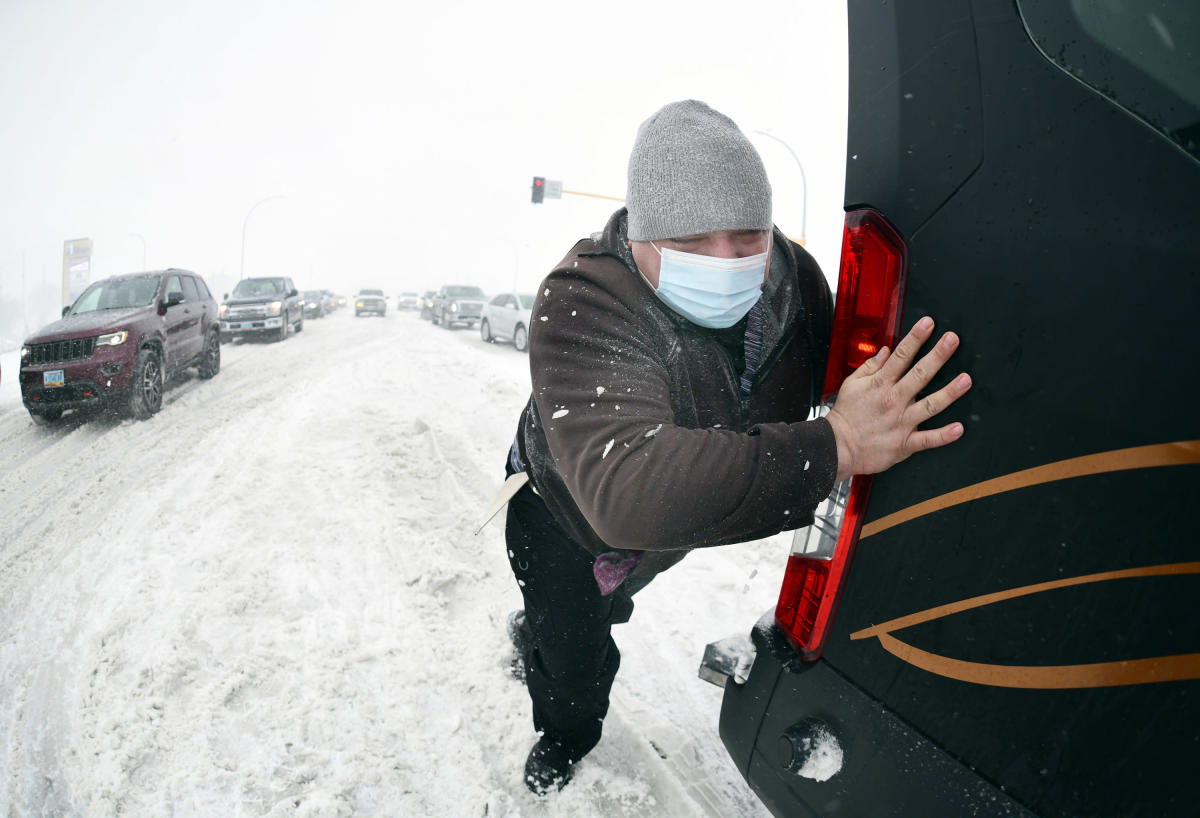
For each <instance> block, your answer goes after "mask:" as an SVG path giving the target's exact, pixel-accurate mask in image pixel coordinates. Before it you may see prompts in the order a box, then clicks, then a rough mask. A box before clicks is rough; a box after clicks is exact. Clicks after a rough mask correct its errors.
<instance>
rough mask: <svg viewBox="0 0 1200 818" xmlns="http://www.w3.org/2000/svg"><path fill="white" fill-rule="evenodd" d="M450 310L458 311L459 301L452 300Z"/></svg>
mask: <svg viewBox="0 0 1200 818" xmlns="http://www.w3.org/2000/svg"><path fill="white" fill-rule="evenodd" d="M450 312H458V302H457V301H451V302H450Z"/></svg>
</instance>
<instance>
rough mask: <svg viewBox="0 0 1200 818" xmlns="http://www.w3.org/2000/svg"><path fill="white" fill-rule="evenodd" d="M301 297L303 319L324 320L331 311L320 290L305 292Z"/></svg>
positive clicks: (326, 299)
mask: <svg viewBox="0 0 1200 818" xmlns="http://www.w3.org/2000/svg"><path fill="white" fill-rule="evenodd" d="M301 295H302V296H303V297H304V317H305V318H324V317H325V316H326V315H328V314H329V310H330V309H332V308H331V306H330V304H329V299H328V298H327V297H326V296H325V294H324V293H322V292H321V291H320V290H305V291H304V292H303V293H301Z"/></svg>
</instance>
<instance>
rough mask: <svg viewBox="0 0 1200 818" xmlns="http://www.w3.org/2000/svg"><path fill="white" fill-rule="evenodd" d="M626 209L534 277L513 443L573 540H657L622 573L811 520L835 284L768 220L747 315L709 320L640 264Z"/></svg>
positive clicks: (825, 456)
mask: <svg viewBox="0 0 1200 818" xmlns="http://www.w3.org/2000/svg"><path fill="white" fill-rule="evenodd" d="M625 224H626V221H625V210H624V209H621V210H618V211H617V212H616V213H615V214H614V215H613V216H612V218H611V219H610V220H609V222H608V225H607V226H606V228H605V230H604V232H603V233H598V234H595V235H593V236H592V238H590V239H584V240H582V241H580V242H578V243H577V244H576V245H575V246H574V247H573V248H572V249H571V251H570V252H569V253H568V254H567V256H566V257H565V258H564V259H563V260H562V261H561V262H560V263H559V264H558V266H557V267H555V269H554V270H553V271H552V272H551V273H550V274H549V275H548V276H547V277H546V279H545V280H544V281H543V282H542V284H541V285H540V286H539V290H538V293H537V299H536V301H535V303H534V307H533V321H532V327H531V328H530V333H529V338H530V344H529V358H530V375H531V378H532V387H533V389H532V396H531V398H530V401H529V403H528V404H527V405H526V407H525V410H524V411H523V412H522V415H521V421H520V427H519V429H518V434H517V444H518V447H519V453H520V455H521V458H522V459H523V461H524V464H525V469H526V471H527V472H528V474H529V478H530V482H531V483H532V485H533V487H534V488H535V489H536V490H537V493H538V494H539V495H540V496H541V498H542V500H543V501H544V502H545V503H546V506H547V508H548V509H549V511H550V513H551V515H552V516H553V517H554V518H555V520H556V521H557V522H558V523H559V525H561V526H562V527H563V529H564V530H565V531H566V532H567V533H568V534H569V535H570V536H571V537H572V539H574V540H575V541H576V542H578V543H579V544H580V545H582V546H584V547H585V548H587V549H588V550H589V551H590V552H591V553H592V554H594V555H597V556H599V555H601V554H604V553H605V552H609V551H613V550H614V549H623V550H635V551H646V552H650V553H647V554H645V555H644V558H643V559H641V561H640V563H639V564H638V565H637V567H636V568H635V569H634V571H633V574H631V576H640V577H649V576H652V575H653V574H655V573H658V572H659V571H661V570H662V569H663V568H666V567H667V566H669V565H671V564H674V563H675V562H678V561H679V560H680V559H682V558H683V556H684V555H685V554H686V553H687V551H689V550H690V549H692V548H697V547H706V546H714V545H724V544H728V543H735V542H745V541H748V540H754V539H759V538H762V537H767V536H771V535H773V534H776V533H778V532H780V531H784V530H789V529H793V528H798V527H800V526H802V525H807V524H808V523H809V522H810V521H811V519H812V511H813V509H814V507H815V506H816V504H817V503H818V502H820V501H821V500H823V499H824V498H825V497H826V495H828V494H829V491H830V489H831V488H832V487H833V482H834V478H835V476H836V473H837V449H836V445H835V442H834V437H833V430H832V428H831V427H830V425H829V423H828V421H826V420H824V419H818V420H811V421H809V420H806V418H807V417H808V416H809V411H810V409H811V407H812V406H813V404H814V403H815V402H816V400H818V399H819V391H820V388H821V381H822V379H823V376H824V371H825V361H826V358H827V356H828V349H829V334H830V327H831V322H832V298H831V296H830V293H829V287H828V284H827V283H826V281H825V278H824V276H823V275H822V273H821V271H820V269H819V267H818V266H817V263H816V261H815V260H814V259H813V258H812V257H811V256H810V255H809V254H808V253H807V252H806V251H805V250H804V248H802V247H801V246H799V245H798V244H795V243H794V242H791V241H789V240H788V239H787V238H786V237H785V236H784V235H783V234H782V233H781V232H780V231H779V230H775V233H774V239H775V241H774V250H773V252H772V256H771V270H770V273H769V275H768V277H767V282H766V285H765V286H764V288H763V297H762V300H761V302H760V303H761V305H762V307H761V309H758V308H756V310H755V312H757V315H754V316H751V317H750V318H752V319H754V320H753V321H750V320H748V319H743V320H742V321H741V322H739V324H737V325H735V327H733V328H731V329H729V330H712V329H705V328H703V327H700V326H698V325H696V324H693V323H692V322H690V321H688V320H687V319H686V318H683V317H682V316H680V315H678V314H676V313H675V312H674V311H672V310H671V309H670V308H669V307H667V306H666V305H665V304H663V303H662V302H661V301H660V300H659V299H658V297H657V296H656V295H655V294H654V292H653V290H652V289H651V288H650V286H649V285H648V284H647V283H646V281H645V280H644V279H643V278H642V277H641V275H640V274H639V273H638V272H637V268H636V266H635V265H634V262H633V257H632V255H631V254H630V252H629V248H628V246H627V244H626V240H625ZM759 317H761V320H758V318H759ZM748 324H750V325H752V329H751V331H750V332H747V331H746V326H747V325H748ZM756 330H757V331H756ZM743 339H746V346H745V350H744V351H743ZM760 340H761V351H760V352H759V351H758V347H759V341H760ZM756 352H757V353H758V354H755V353H756ZM743 357H744V358H745V359H746V360H748V361H749V362H750V363H751V365H752V366H753V364H754V363H755V360H754V359H755V358H757V371H754V372H749V373H743V372H742V367H743V366H744V362H743ZM743 374H746V375H747V377H746V378H745V381H744V382H743V378H742V376H743ZM747 389H748V392H746V390H747Z"/></svg>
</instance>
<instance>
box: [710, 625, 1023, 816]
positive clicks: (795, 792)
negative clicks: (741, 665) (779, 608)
mask: <svg viewBox="0 0 1200 818" xmlns="http://www.w3.org/2000/svg"><path fill="white" fill-rule="evenodd" d="M752 638H753V640H754V645H755V649H756V653H755V659H754V665H753V667H752V668H751V671H750V675H749V678H748V679H747V680H746V682H745V684H740V685H739V684H736V683H734V682H733V681H730V682H728V683H727V684H726V685H725V696H724V699H723V701H722V704H721V721H720V733H721V740H722V742H723V743H724V744H725V747H726V749H727V750H728V751H729V754H730V756H731V757H732V759H733V761H734V763H735V764H736V765H737V767H738V770H739V771H740V772H741V773H742V775H743V776H744V777H745V779H746V781H747V783H748V784H749V785H750V787H751V789H753V790H754V792H755V793H756V794H757V795H758V797H759V798H760V799H762V801H763V803H764V804H765V805H766V806H767V808H768V809H770V810H771V812H772V814H774V815H780V816H783V815H787V816H796V815H805V816H828V815H842V816H855V818H859V817H860V816H877V815H878V816H885V815H888V816H890V815H921V816H961V815H989V816H1001V815H1003V816H1022V818H1025V816H1029V817H1030V818H1032V815H1033V813H1031V812H1029V811H1028V810H1026V809H1025V808H1024V807H1023V806H1021V805H1020V804H1019V803H1017V802H1016V801H1014V800H1013V799H1012V798H1010V797H1009V796H1008V795H1007V794H1006V793H1005V792H1003V791H1002V790H1000V789H999V788H998V787H996V786H994V785H993V784H992V783H991V782H989V781H987V780H985V779H983V778H981V777H980V776H979V775H978V774H977V773H975V772H973V771H972V770H971V769H970V768H969V767H968V766H966V765H965V764H964V763H962V762H961V761H959V760H957V759H955V758H954V757H952V756H950V755H949V754H948V753H946V752H945V751H943V750H942V749H941V748H939V747H938V746H936V745H935V744H933V743H932V742H931V741H929V740H928V739H927V738H925V736H924V735H922V734H921V733H919V732H917V731H916V730H914V729H912V728H911V727H910V726H909V725H908V724H906V723H905V722H903V721H901V720H900V719H899V718H898V717H897V716H895V715H894V714H893V713H892V712H891V711H889V710H887V709H886V708H884V707H883V706H881V705H880V704H879V703H878V702H877V701H875V700H874V699H872V698H870V697H868V696H867V695H866V694H865V693H864V692H863V691H861V690H860V689H859V688H858V687H856V686H855V685H853V684H852V683H850V682H849V681H848V680H847V679H846V678H845V677H843V676H842V675H841V674H839V673H838V672H837V671H836V670H834V669H833V668H831V667H830V666H829V665H828V663H826V662H824V661H818V662H813V663H807V662H803V661H801V660H800V659H799V657H798V656H797V655H796V653H795V652H794V651H793V650H792V649H791V647H790V645H789V644H788V642H787V640H786V638H785V637H784V636H783V634H782V633H780V632H779V631H778V630H777V629H776V628H775V626H774V623H773V615H772V614H771V613H768V614H767V615H765V616H764V617H763V618H762V619H761V620H759V623H758V624H757V625H756V626H755V628H754V632H753V634H752ZM805 722H810V723H817V724H820V725H822V726H823V727H824V728H826V729H827V730H828V731H829V732H830V733H832V734H833V735H834V736H835V737H836V739H837V741H838V743H839V744H840V746H841V750H842V766H841V769H840V770H839V771H838V772H837V773H836V774H835V775H833V777H832V778H829V779H828V780H827V781H823V782H822V781H816V780H814V779H811V778H802V777H801V776H799V775H797V774H795V773H793V772H790V771H788V770H787V769H786V768H785V766H784V764H785V758H784V756H785V755H786V754H785V753H783V752H781V751H782V749H783V748H781V742H783V734H784V733H785V731H787V730H788V729H789V728H791V727H793V726H794V725H797V724H802V723H805Z"/></svg>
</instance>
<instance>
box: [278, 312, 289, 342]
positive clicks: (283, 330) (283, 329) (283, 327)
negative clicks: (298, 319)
mask: <svg viewBox="0 0 1200 818" xmlns="http://www.w3.org/2000/svg"><path fill="white" fill-rule="evenodd" d="M290 325H291V322H290V321H288V319H287V316H286V315H285V316H284V317H283V323H282V324H280V325H279V335H278V336H276V338H275V340H276V341H283V340H285V339H286V338H287V331H288V327H289V326H290Z"/></svg>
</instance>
